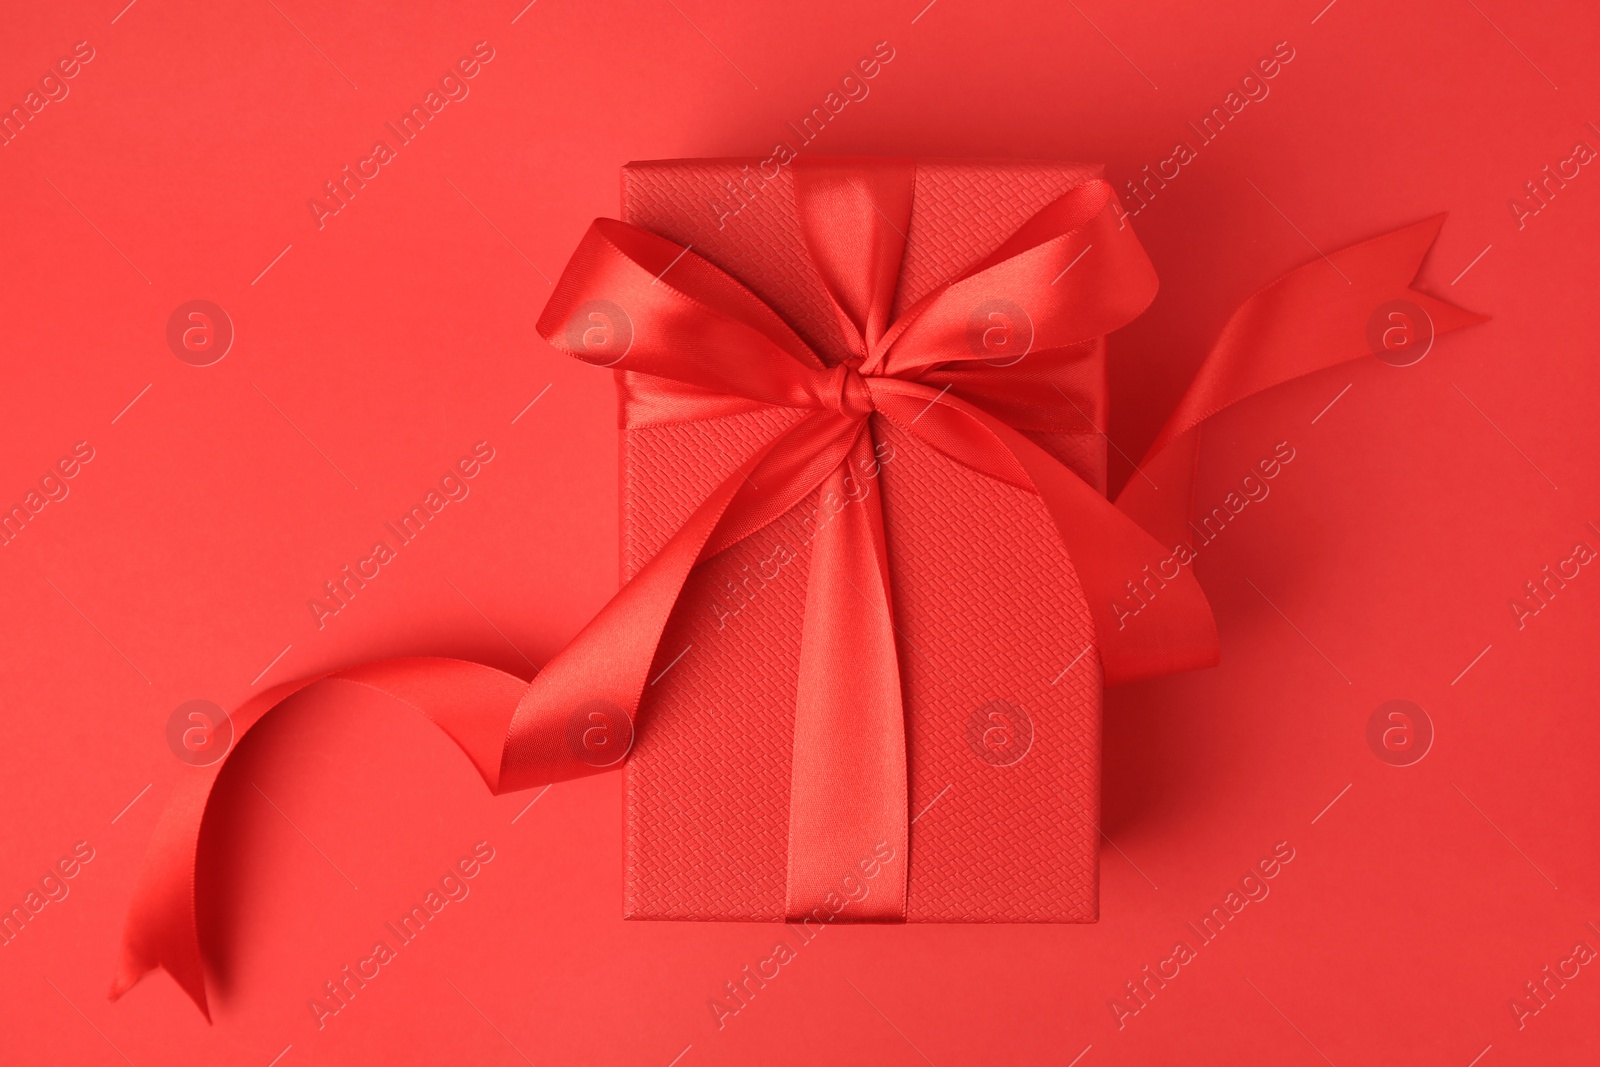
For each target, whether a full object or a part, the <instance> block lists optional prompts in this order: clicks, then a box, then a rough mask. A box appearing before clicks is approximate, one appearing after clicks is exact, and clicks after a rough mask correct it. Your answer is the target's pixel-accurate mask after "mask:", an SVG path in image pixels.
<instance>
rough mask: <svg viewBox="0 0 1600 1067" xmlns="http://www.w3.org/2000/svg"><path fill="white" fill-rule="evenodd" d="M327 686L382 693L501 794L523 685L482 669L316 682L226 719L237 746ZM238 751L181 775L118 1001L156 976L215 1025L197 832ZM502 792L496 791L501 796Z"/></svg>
mask: <svg viewBox="0 0 1600 1067" xmlns="http://www.w3.org/2000/svg"><path fill="white" fill-rule="evenodd" d="M333 682H344V683H347V684H353V685H360V686H363V687H365V688H368V689H372V690H375V691H377V692H379V693H383V694H384V695H386V696H390V697H393V698H394V699H396V700H398V701H400V702H401V703H404V704H406V705H408V706H410V707H411V708H412V709H413V710H415V711H419V712H421V713H422V714H423V715H425V716H427V717H428V718H429V719H430V720H431V721H432V722H433V723H434V724H435V725H437V726H438V727H440V728H441V729H442V730H444V731H445V733H447V734H448V735H449V736H450V737H451V738H452V739H453V740H454V741H455V742H456V744H457V745H459V746H460V747H461V749H462V751H464V752H465V753H466V754H467V756H468V757H469V758H470V759H471V760H472V762H473V765H474V766H475V767H476V768H477V769H478V773H479V774H481V775H482V776H483V779H484V781H485V782H487V783H488V785H489V788H490V789H491V790H497V785H498V777H499V765H500V757H499V748H500V739H501V738H502V737H503V736H504V731H505V724H506V723H507V722H509V721H510V716H511V711H512V709H513V708H515V707H516V702H517V698H518V697H519V696H520V695H521V693H522V690H523V689H524V688H525V687H526V685H527V683H526V682H524V681H523V680H522V679H520V678H518V677H516V676H515V675H511V674H507V673H505V672H504V671H499V670H496V669H494V668H493V667H487V666H484V665H483V664H481V663H470V662H468V661H466V660H456V659H442V658H416V659H397V660H384V661H382V662H378V663H368V664H364V665H362V666H359V667H352V668H349V669H347V670H343V671H336V672H334V673H332V674H327V675H323V676H321V677H314V678H308V679H304V680H301V681H296V682H290V683H288V684H285V685H280V686H276V687H274V688H272V689H269V690H267V691H266V692H265V693H262V694H260V695H259V696H256V697H254V698H253V699H251V700H249V701H248V702H246V703H245V704H244V706H243V707H241V708H239V710H238V711H236V712H234V713H233V715H231V716H230V718H231V720H232V722H233V729H234V736H235V738H237V739H239V740H242V739H243V736H244V735H245V734H246V733H247V732H248V731H249V730H251V729H252V728H253V727H254V726H256V724H258V723H259V722H260V721H261V720H262V719H264V718H265V717H266V716H267V715H268V713H270V712H272V711H273V710H275V709H276V708H278V707H280V706H281V705H282V704H283V702H284V701H286V700H288V699H289V698H290V697H292V696H294V695H295V694H297V693H299V692H301V691H303V690H307V689H310V688H313V687H319V686H324V685H327V684H329V683H333ZM237 750H238V741H237V740H236V741H235V743H234V747H233V749H232V750H230V752H229V753H228V754H227V755H225V756H224V757H223V758H222V759H221V760H218V761H217V762H216V763H213V764H211V765H209V766H206V767H195V768H189V769H186V770H185V772H184V774H183V775H182V777H180V778H179V780H178V783H177V785H176V786H175V787H174V789H173V793H172V796H171V798H170V799H169V800H168V801H167V806H166V808H165V810H164V811H163V812H162V815H161V819H160V821H159V822H158V823H157V824H156V829H155V833H154V834H153V835H152V837H151V840H150V845H149V847H148V849H147V851H146V852H145V857H144V863H143V866H142V867H141V868H140V871H139V878H138V882H137V883H136V884H135V887H134V892H133V900H132V902H131V903H130V904H129V906H128V919H127V922H126V924H125V925H124V927H123V940H122V958H121V961H120V963H119V964H118V967H117V973H116V977H115V979H114V980H113V981H112V983H111V990H110V994H109V995H110V998H111V999H112V1000H116V999H118V998H119V997H121V996H122V995H123V994H124V993H126V992H127V991H128V990H130V989H132V988H133V987H134V985H136V984H137V983H138V982H139V980H140V979H141V978H142V977H144V975H146V974H148V973H149V972H150V971H152V970H155V969H156V968H161V969H163V970H165V971H166V972H167V973H168V974H170V975H171V976H172V977H173V979H174V980H175V981H176V982H177V983H178V985H179V986H181V987H182V988H183V991H184V992H185V993H188V994H189V997H190V999H192V1000H193V1001H194V1002H195V1005H196V1006H197V1007H198V1008H199V1009H200V1011H201V1013H202V1014H204V1015H205V1017H206V1021H207V1022H209V1021H210V1020H211V1011H210V1006H209V1004H208V1001H207V998H206V985H205V967H204V963H203V954H202V947H201V944H200V935H199V930H198V927H197V926H196V921H195V872H196V868H197V866H198V862H199V850H200V832H201V827H202V825H203V824H204V821H205V814H206V809H207V807H208V805H209V804H210V801H211V794H212V790H213V787H214V786H215V785H216V781H217V778H218V776H219V775H220V774H221V773H222V769H223V767H225V766H226V765H227V762H228V758H229V756H231V755H232V753H233V752H235V751H237ZM497 791H498V790H497Z"/></svg>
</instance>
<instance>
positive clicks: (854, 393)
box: [817, 363, 877, 421]
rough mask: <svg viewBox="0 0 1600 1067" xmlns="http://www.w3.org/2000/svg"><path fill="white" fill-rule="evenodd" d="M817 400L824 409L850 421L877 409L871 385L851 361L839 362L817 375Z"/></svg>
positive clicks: (861, 417)
mask: <svg viewBox="0 0 1600 1067" xmlns="http://www.w3.org/2000/svg"><path fill="white" fill-rule="evenodd" d="M817 401H818V403H819V404H820V405H821V407H822V408H823V409H824V410H826V411H834V412H838V413H839V414H840V415H843V416H844V417H845V418H847V419H850V420H851V421H856V420H859V419H864V418H866V417H867V416H868V415H871V414H872V413H873V411H875V410H876V409H877V406H876V405H875V404H874V403H873V401H872V389H871V387H869V386H868V385H867V380H866V379H865V378H864V377H862V375H861V373H860V372H859V371H857V370H856V368H855V365H854V364H853V363H841V364H839V365H838V366H836V367H831V368H829V369H828V371H827V372H825V373H824V374H822V375H820V376H819V382H818V386H817Z"/></svg>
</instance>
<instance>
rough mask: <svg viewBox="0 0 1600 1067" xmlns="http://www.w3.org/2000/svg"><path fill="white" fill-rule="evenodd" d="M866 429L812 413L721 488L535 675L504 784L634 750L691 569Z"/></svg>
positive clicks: (801, 494) (511, 739)
mask: <svg viewBox="0 0 1600 1067" xmlns="http://www.w3.org/2000/svg"><path fill="white" fill-rule="evenodd" d="M858 430H859V427H857V426H855V425H853V424H851V423H850V422H849V421H847V420H845V419H841V418H838V417H837V416H833V415H820V416H812V417H811V418H809V419H806V420H802V421H801V422H799V423H797V424H795V426H794V427H793V428H792V429H790V430H789V431H787V432H786V433H785V434H783V435H781V436H779V437H777V438H774V439H773V440H772V441H770V442H768V443H767V445H766V446H765V447H763V448H762V449H761V451H759V452H758V453H756V454H755V455H754V456H752V457H751V458H750V459H749V460H748V461H747V462H746V463H745V464H744V465H743V466H742V467H740V468H739V469H738V470H736V471H734V473H733V474H731V475H729V476H728V478H727V479H726V480H724V481H723V482H722V484H721V485H719V486H718V487H717V488H716V489H715V490H713V492H712V493H711V495H710V496H709V497H707V498H706V500H705V502H704V503H702V504H701V505H700V507H699V508H697V509H696V510H695V512H694V513H693V514H692V515H690V516H689V519H688V520H687V521H686V522H685V523H684V524H683V526H682V527H680V528H679V529H678V531H677V532H676V533H675V534H673V535H672V537H671V539H670V540H668V541H667V543H666V544H665V545H664V546H663V547H662V548H661V550H660V551H659V552H657V553H656V554H655V556H653V557H652V558H651V560H650V562H649V563H647V564H645V566H644V567H643V569H641V570H640V571H639V573H638V574H636V575H634V577H633V579H632V580H631V581H629V582H628V584H627V585H625V586H623V587H622V589H621V590H620V591H619V592H618V593H617V595H616V596H614V597H613V598H612V599H611V600H610V602H608V603H607V604H606V606H605V607H603V608H601V609H600V613H599V614H598V615H596V616H595V617H594V618H593V619H591V620H590V621H589V624H588V625H587V626H585V627H584V628H583V629H582V630H581V631H579V633H578V636H577V637H575V638H573V639H572V642H571V643H570V644H568V645H567V646H566V647H565V648H564V649H562V650H561V651H560V652H559V653H557V655H556V657H555V658H554V659H552V660H551V661H550V662H549V663H547V664H545V667H544V669H543V670H542V671H540V672H539V675H538V677H537V678H535V679H534V680H533V681H532V682H531V683H529V685H528V687H527V690H526V691H525V692H524V693H523V694H522V699H521V701H520V702H519V703H518V705H517V710H516V714H515V715H514V716H513V718H512V720H511V729H510V732H509V733H508V734H507V735H506V739H505V755H504V759H503V760H502V762H501V770H500V784H501V787H502V788H504V789H528V788H531V787H533V786H536V785H545V784H548V783H550V782H560V781H565V780H566V779H569V778H576V777H579V776H582V775H585V774H594V773H596V772H597V771H601V770H605V769H606V768H608V767H611V766H614V765H615V764H616V763H618V762H619V761H621V759H622V758H623V757H624V756H626V755H627V750H628V747H629V746H630V745H631V744H632V740H633V720H634V717H635V716H636V715H637V714H638V711H639V704H640V702H641V701H642V700H643V698H644V689H645V686H646V684H647V682H648V681H649V678H650V670H651V665H652V664H653V663H654V662H655V657H656V653H657V651H658V650H659V647H660V644H661V636H662V634H663V633H664V632H665V630H666V627H667V622H668V620H669V619H670V618H671V615H672V610H673V608H674V607H675V606H676V605H677V603H678V597H679V595H680V594H681V593H682V591H683V585H684V582H686V581H688V578H689V572H690V571H691V570H693V569H694V566H695V564H697V563H699V562H700V561H701V560H702V559H706V558H708V557H710V556H713V555H716V554H717V553H718V552H721V551H723V550H724V549H727V548H729V547H731V546H732V545H734V544H736V543H738V542H739V541H740V540H743V539H744V538H745V537H748V536H750V535H751V534H752V533H755V532H756V531H757V530H759V529H761V528H762V527H763V526H765V525H766V524H767V523H769V522H771V521H772V520H774V519H776V518H777V517H778V516H780V515H782V514H783V513H784V512H786V511H788V510H789V509H790V508H791V507H793V506H794V505H795V503H796V502H798V501H800V500H802V499H804V498H805V496H806V495H807V494H808V493H810V492H811V490H813V489H815V488H816V487H817V485H818V483H819V482H820V481H822V479H823V478H825V477H826V476H827V474H828V471H829V470H831V469H832V468H834V467H837V466H838V465H839V463H840V461H841V460H842V459H843V458H844V456H845V455H846V454H847V453H848V451H849V449H850V448H851V447H852V442H853V441H854V439H855V435H856V433H857V432H858ZM602 739H603V740H604V744H601V745H596V744H594V742H595V741H596V740H602Z"/></svg>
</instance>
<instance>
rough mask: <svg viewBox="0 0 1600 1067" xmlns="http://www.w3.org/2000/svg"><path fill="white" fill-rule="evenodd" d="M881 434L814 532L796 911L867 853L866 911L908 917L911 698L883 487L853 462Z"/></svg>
mask: <svg viewBox="0 0 1600 1067" xmlns="http://www.w3.org/2000/svg"><path fill="white" fill-rule="evenodd" d="M871 462H872V448H871V446H870V437H869V435H868V434H866V433H863V434H862V435H861V436H860V437H858V438H857V439H856V443H855V444H854V446H853V447H852V449H851V451H850V454H849V457H848V461H847V463H844V464H840V465H839V466H838V467H836V468H835V469H834V471H833V473H832V474H830V475H829V476H828V478H827V479H826V480H825V481H824V482H823V483H822V496H821V503H820V505H819V515H818V530H817V534H816V536H815V537H814V538H813V540H812V550H811V570H810V574H809V576H808V579H807V586H806V607H805V624H804V629H803V631H802V636H801V642H800V672H799V686H798V691H797V694H796V701H795V725H794V762H793V771H792V776H791V786H790V792H789V855H788V883H787V889H786V893H785V910H786V913H787V915H788V916H789V918H790V919H791V920H799V919H803V918H804V917H805V916H807V915H809V914H810V913H811V912H812V911H814V910H815V909H816V908H819V907H824V905H825V901H826V900H827V898H828V897H829V896H830V895H834V894H837V893H838V892H839V884H840V880H841V879H843V878H845V877H846V876H847V875H851V874H853V873H855V872H856V870H857V869H858V867H859V865H860V864H861V863H862V861H864V860H867V859H875V861H876V862H878V863H879V864H881V867H882V873H881V874H880V875H879V883H878V884H879V885H882V886H883V887H884V888H885V889H886V892H883V893H881V894H880V893H877V892H874V893H873V894H872V895H871V897H870V898H868V899H866V900H863V901H861V902H860V904H859V905H858V906H857V907H858V911H857V915H858V917H859V918H862V919H868V920H879V921H904V919H905V916H906V878H907V872H908V869H909V857H908V850H907V838H908V835H909V824H908V822H907V813H906V809H907V804H908V799H907V798H908V792H907V786H906V781H907V772H906V731H905V704H904V701H903V699H902V696H901V691H900V667H899V660H898V651H897V647H896V644H895V626H894V608H893V603H892V600H891V598H890V590H889V559H888V551H887V547H886V544H885V540H884V531H883V505H882V496H881V494H880V493H879V492H878V491H876V490H875V489H874V482H873V481H870V480H868V479H866V478H863V477H861V476H859V475H857V474H852V473H850V471H851V468H855V469H857V470H865V469H867V465H869V464H870V463H871Z"/></svg>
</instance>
